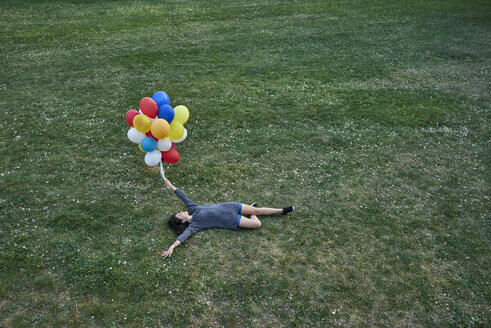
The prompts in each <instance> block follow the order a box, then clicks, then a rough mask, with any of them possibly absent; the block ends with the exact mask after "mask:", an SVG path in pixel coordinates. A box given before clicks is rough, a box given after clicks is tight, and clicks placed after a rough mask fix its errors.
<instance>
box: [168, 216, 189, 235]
mask: <svg viewBox="0 0 491 328" xmlns="http://www.w3.org/2000/svg"><path fill="white" fill-rule="evenodd" d="M184 213H185V214H184ZM188 218H189V215H187V212H180V213H177V214H176V215H171V216H170V217H169V221H168V223H169V227H170V228H171V229H172V230H173V231H174V232H175V233H176V234H177V235H180V234H181V233H183V232H184V230H186V228H187V227H188V225H189V221H188Z"/></svg>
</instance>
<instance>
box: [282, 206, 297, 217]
mask: <svg viewBox="0 0 491 328" xmlns="http://www.w3.org/2000/svg"><path fill="white" fill-rule="evenodd" d="M293 210H295V207H293V206H288V207H283V211H282V212H281V214H283V215H286V214H288V213H290V212H293Z"/></svg>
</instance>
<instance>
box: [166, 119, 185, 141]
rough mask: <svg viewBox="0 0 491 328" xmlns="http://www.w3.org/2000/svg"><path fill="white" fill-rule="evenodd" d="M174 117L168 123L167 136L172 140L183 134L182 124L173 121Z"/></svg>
mask: <svg viewBox="0 0 491 328" xmlns="http://www.w3.org/2000/svg"><path fill="white" fill-rule="evenodd" d="M174 121H175V119H174V120H173V121H172V123H171V124H170V133H169V138H171V139H172V140H176V139H179V138H180V137H182V135H183V134H184V125H182V124H181V123H179V122H174Z"/></svg>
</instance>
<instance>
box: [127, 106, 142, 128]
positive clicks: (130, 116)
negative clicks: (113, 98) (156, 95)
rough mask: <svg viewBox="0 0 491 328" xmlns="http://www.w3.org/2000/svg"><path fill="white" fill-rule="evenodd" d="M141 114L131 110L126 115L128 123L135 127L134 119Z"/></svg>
mask: <svg viewBox="0 0 491 328" xmlns="http://www.w3.org/2000/svg"><path fill="white" fill-rule="evenodd" d="M138 114H140V113H139V112H138V111H137V110H134V109H132V110H129V111H128V112H127V113H126V122H127V123H128V124H129V125H131V126H133V119H134V118H135V116H136V115H138Z"/></svg>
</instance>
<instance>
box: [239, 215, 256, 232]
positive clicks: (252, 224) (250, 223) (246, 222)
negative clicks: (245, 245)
mask: <svg viewBox="0 0 491 328" xmlns="http://www.w3.org/2000/svg"><path fill="white" fill-rule="evenodd" d="M260 226H261V221H259V219H258V218H257V216H255V215H251V218H250V219H248V218H246V217H245V216H243V217H241V218H240V222H239V227H241V228H247V229H257V228H259V227H260Z"/></svg>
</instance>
